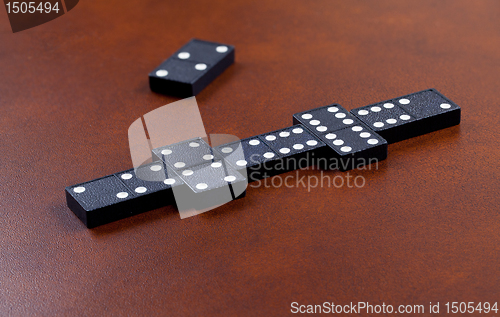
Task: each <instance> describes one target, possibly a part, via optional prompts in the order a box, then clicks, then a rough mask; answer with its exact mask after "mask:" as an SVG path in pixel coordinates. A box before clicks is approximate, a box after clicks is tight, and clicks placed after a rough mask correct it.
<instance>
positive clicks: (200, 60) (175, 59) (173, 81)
mask: <svg viewBox="0 0 500 317" xmlns="http://www.w3.org/2000/svg"><path fill="white" fill-rule="evenodd" d="M233 63H234V47H233V46H231V45H227V44H220V43H215V42H207V41H202V40H197V39H192V40H191V41H189V42H188V43H187V44H186V45H184V46H183V47H182V48H181V49H180V50H178V51H177V52H176V53H174V54H173V55H172V56H171V57H169V58H168V59H167V60H166V61H164V62H163V63H161V64H160V66H158V67H157V68H156V69H155V70H153V71H152V72H151V73H150V74H149V86H150V87H151V90H152V91H154V92H158V93H161V94H166V95H173V96H178V97H190V96H194V95H197V94H198V93H199V92H200V91H201V90H203V89H204V88H205V87H206V86H208V84H210V83H211V82H212V81H213V80H214V79H215V78H216V77H217V76H219V75H220V74H222V72H223V71H224V70H225V69H226V68H228V67H229V66H230V65H231V64H233Z"/></svg>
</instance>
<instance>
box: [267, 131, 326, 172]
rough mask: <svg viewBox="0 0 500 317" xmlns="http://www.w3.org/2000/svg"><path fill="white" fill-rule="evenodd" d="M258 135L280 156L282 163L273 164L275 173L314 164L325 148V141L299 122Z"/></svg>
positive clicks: (322, 154)
mask: <svg viewBox="0 0 500 317" xmlns="http://www.w3.org/2000/svg"><path fill="white" fill-rule="evenodd" d="M258 137H259V138H260V139H261V141H263V142H264V143H266V144H267V145H268V146H269V147H270V148H271V149H273V150H274V151H275V152H276V153H277V154H278V155H279V156H280V157H281V158H282V164H278V165H276V166H275V169H276V171H275V173H276V174H279V173H284V172H288V171H291V170H296V169H301V168H306V167H308V166H311V165H316V163H317V160H318V159H319V158H321V157H323V156H324V154H325V150H326V148H327V147H326V145H325V143H323V142H322V141H321V140H320V139H318V138H317V137H316V136H314V135H312V134H311V133H309V132H308V130H307V129H305V128H304V126H303V125H301V124H298V125H294V126H291V127H288V128H284V129H280V130H276V131H273V132H269V133H264V134H261V135H259V136H258Z"/></svg>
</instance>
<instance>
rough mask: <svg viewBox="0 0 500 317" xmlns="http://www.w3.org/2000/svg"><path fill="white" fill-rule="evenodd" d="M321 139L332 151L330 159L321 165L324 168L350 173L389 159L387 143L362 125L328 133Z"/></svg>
mask: <svg viewBox="0 0 500 317" xmlns="http://www.w3.org/2000/svg"><path fill="white" fill-rule="evenodd" d="M320 138H321V139H322V140H323V141H324V142H325V144H326V145H327V146H328V147H329V148H330V149H331V151H330V153H331V154H330V155H328V156H327V158H328V159H327V160H325V161H322V162H321V163H322V164H320V166H321V167H322V168H326V169H339V170H341V171H348V170H352V169H356V168H361V167H362V166H365V165H369V164H378V162H380V161H382V160H385V159H386V158H387V141H386V140H385V139H384V138H382V137H381V136H380V135H378V134H377V133H375V132H374V131H372V130H371V129H369V128H367V127H366V126H365V125H362V124H358V125H355V126H353V127H349V128H344V129H341V130H337V131H335V132H330V133H326V134H324V135H321V136H320Z"/></svg>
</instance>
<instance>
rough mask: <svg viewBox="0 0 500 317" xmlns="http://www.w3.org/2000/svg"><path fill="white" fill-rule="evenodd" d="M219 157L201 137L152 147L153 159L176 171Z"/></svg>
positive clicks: (218, 158) (212, 160)
mask: <svg viewBox="0 0 500 317" xmlns="http://www.w3.org/2000/svg"><path fill="white" fill-rule="evenodd" d="M220 159H221V156H220V154H219V153H217V152H214V151H213V149H212V148H211V147H210V145H208V144H207V142H205V140H203V139H202V138H194V139H190V140H187V141H182V142H179V143H175V144H172V145H167V146H162V147H159V148H156V149H153V161H157V160H161V161H163V162H165V164H167V165H168V166H170V167H172V168H173V169H174V170H177V171H178V170H182V169H184V168H188V167H191V166H195V165H200V164H204V163H210V162H214V161H216V160H220Z"/></svg>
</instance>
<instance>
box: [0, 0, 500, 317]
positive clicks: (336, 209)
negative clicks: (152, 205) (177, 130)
mask: <svg viewBox="0 0 500 317" xmlns="http://www.w3.org/2000/svg"><path fill="white" fill-rule="evenodd" d="M0 11H3V9H1V10H0ZM499 16H500V3H499V2H498V1H494V0H492V1H474V2H472V1H466V0H464V1H378V2H377V3H376V4H375V3H374V2H371V1H352V2H351V1H350V2H345V1H329V0H328V1H307V2H306V1H291V0H287V1H273V2H268V1H261V2H260V1H217V0H210V1H201V0H200V1H190V2H187V1H139V0H136V1H127V2H123V1H81V2H80V3H79V5H78V6H77V7H76V8H75V9H74V10H71V12H68V13H67V14H65V15H64V16H62V17H60V18H58V19H56V20H54V21H52V22H49V23H46V24H44V25H41V26H38V27H35V28H33V29H29V30H26V31H23V32H19V33H16V34H13V33H12V31H11V29H10V26H9V24H8V19H7V14H6V13H5V11H3V12H1V13H0V43H1V44H0V70H1V75H0V108H1V116H0V133H1V136H2V141H1V142H0V153H1V157H0V166H1V173H0V183H1V184H2V185H1V189H0V207H1V217H0V228H1V234H0V285H1V286H0V314H1V315H9V314H10V315H14V316H21V315H23V316H25V315H29V314H32V315H66V316H69V315H75V314H76V315H105V314H107V315H124V314H126V313H127V314H131V315H170V316H282V315H287V314H289V312H290V303H291V302H294V301H296V302H299V303H301V304H321V303H323V302H324V301H334V302H336V303H349V302H351V301H356V302H357V301H369V302H370V303H373V304H382V302H385V303H386V304H393V305H399V304H424V305H428V303H429V302H430V301H432V302H436V301H440V302H442V305H444V302H446V301H474V302H484V301H490V302H493V301H498V300H500V298H499V294H500V286H499V277H500V275H499V274H500V268H499V265H498V263H499V262H500V230H499V226H500V214H499V212H498V211H499V209H500V208H499V205H500V198H499V197H498V191H499V177H500V171H499V168H498V164H499V163H498V162H499V159H500V151H499V146H498V144H499V143H498V142H499V129H498V123H499V121H500V111H499V107H498V106H499V103H500V97H499V94H498V84H499V80H500V61H499V52H500V27H499V26H500V25H499V23H500V22H499V21H500V20H499ZM192 37H197V38H201V39H206V40H213V41H220V42H223V43H229V44H233V45H235V47H236V63H235V64H234V65H233V66H231V67H230V68H229V69H228V70H227V71H226V72H225V73H224V74H222V76H220V77H219V78H217V79H216V80H215V81H214V82H213V83H212V84H211V85H209V86H208V87H207V88H206V89H205V90H204V91H202V92H201V93H200V94H199V95H198V96H197V100H198V103H199V105H200V109H201V113H202V116H203V119H204V122H205V127H206V130H207V133H227V134H234V135H237V136H239V137H240V138H246V137H250V136H253V135H256V134H260V133H264V132H268V131H273V130H277V129H279V128H283V127H286V126H290V125H291V124H292V114H293V113H296V112H300V111H304V110H307V109H311V108H315V107H318V106H322V105H326V104H329V103H332V102H338V103H340V104H341V105H343V106H344V107H346V108H347V109H353V108H355V107H360V106H363V105H367V104H370V103H374V102H377V101H381V100H384V99H388V98H393V97H397V96H399V95H403V94H407V93H411V92H415V91H419V90H422V89H426V88H431V87H434V88H436V89H438V90H439V91H440V92H442V93H443V94H444V95H446V96H447V97H449V98H450V99H451V100H453V101H455V102H456V103H457V104H459V105H460V106H461V107H462V124H461V125H460V126H458V127H453V128H450V129H447V130H443V131H438V132H436V133H432V134H429V135H425V136H422V137H418V138H415V139H411V140H408V141H404V142H400V143H398V144H394V145H391V146H390V147H389V157H388V159H387V160H386V161H384V162H382V163H381V164H380V165H379V170H377V171H373V170H372V171H357V172H351V175H352V176H357V175H362V176H363V177H365V178H366V185H365V187H364V188H362V189H357V188H347V187H344V188H341V189H336V188H316V189H313V190H311V191H310V192H308V190H307V188H303V187H298V188H297V187H295V188H286V187H281V188H272V187H271V188H263V187H262V188H253V189H252V188H250V189H249V190H248V194H247V197H245V198H244V199H240V200H237V201H234V202H232V203H229V204H227V205H225V206H223V207H220V208H219V209H217V210H214V211H211V212H208V213H206V214H203V215H201V216H197V217H192V218H189V219H185V220H180V218H179V215H178V213H177V212H176V211H175V210H174V209H173V208H172V207H166V208H161V209H158V210H154V211H151V212H148V213H145V214H141V215H138V216H135V217H133V218H129V219H125V220H122V221H119V222H115V223H112V224H109V225H105V226H102V227H99V228H97V229H95V230H87V229H86V228H85V227H84V226H83V225H82V223H81V222H80V221H79V220H78V219H77V218H76V217H75V216H74V215H73V214H72V213H71V211H70V210H69V209H68V208H67V207H66V205H65V200H64V187H65V186H68V185H72V184H75V183H79V182H84V181H88V180H91V179H94V178H97V177H100V176H104V175H107V174H111V173H114V172H118V171H122V170H125V169H128V168H130V167H131V165H132V163H131V159H130V155H129V150H128V141H127V129H128V127H129V125H130V124H132V122H133V121H134V120H136V119H137V118H139V117H140V116H141V115H143V114H145V113H147V112H149V111H151V110H153V109H155V108H157V107H160V106H162V105H164V104H166V103H169V102H172V101H174V100H177V99H175V98H171V97H167V96H161V95H158V94H154V93H152V92H151V91H150V90H149V87H148V77H147V74H148V72H150V71H151V70H152V69H154V68H155V67H156V66H157V65H159V63H161V62H162V61H163V60H164V59H165V58H167V57H168V56H169V55H170V54H172V53H173V52H174V51H176V50H177V49H178V48H179V47H181V46H182V45H183V44H185V43H186V42H187V41H188V40H189V39H190V38H192ZM290 175H295V174H294V173H290ZM325 175H328V176H330V177H335V176H337V175H341V176H342V175H344V176H345V174H343V173H340V172H337V171H332V172H327V173H325ZM300 176H306V177H307V176H320V172H319V171H303V172H301V173H300Z"/></svg>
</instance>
